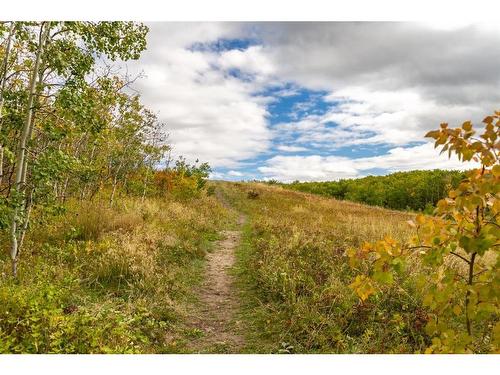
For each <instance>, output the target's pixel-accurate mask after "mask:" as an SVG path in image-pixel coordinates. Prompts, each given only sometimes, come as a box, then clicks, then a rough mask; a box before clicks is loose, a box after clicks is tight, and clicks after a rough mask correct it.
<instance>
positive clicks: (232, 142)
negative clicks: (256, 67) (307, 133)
mask: <svg viewBox="0 0 500 375" xmlns="http://www.w3.org/2000/svg"><path fill="white" fill-rule="evenodd" d="M150 28H151V31H150V36H149V38H148V49H147V51H145V52H144V54H143V56H142V58H141V60H140V61H139V62H138V63H136V64H130V68H131V69H133V68H135V69H137V70H140V69H142V70H143V71H144V74H145V75H146V77H145V78H144V79H141V80H140V81H138V83H137V84H136V89H137V91H139V92H140V93H141V95H142V98H143V101H144V102H145V103H146V104H147V105H148V106H149V107H150V108H152V109H153V110H154V111H157V112H158V113H159V118H160V119H161V121H163V122H164V123H165V126H166V129H167V130H168V131H169V133H170V140H171V142H172V146H173V152H174V154H176V155H184V156H186V157H187V158H188V159H197V158H199V159H200V160H202V161H208V162H209V163H210V164H211V165H212V166H213V167H234V166H236V165H238V163H239V161H241V160H244V159H248V158H252V157H254V156H256V155H258V154H259V153H261V152H264V151H266V150H267V148H268V147H269V145H270V137H271V133H270V131H269V129H268V127H267V119H266V117H267V115H268V113H267V109H266V98H264V97H262V96H258V95H255V93H256V91H258V90H260V88H261V86H260V85H259V84H258V83H257V82H256V81H254V80H252V81H251V82H248V81H247V80H244V79H239V78H238V77H235V76H231V75H228V74H227V72H226V70H225V69H226V68H230V67H238V68H242V69H247V68H248V69H250V70H251V69H252V68H251V67H252V62H253V64H260V63H261V62H262V61H261V60H259V59H258V51H255V52H252V50H250V51H247V52H242V53H243V54H244V56H243V57H241V56H236V55H237V54H236V55H235V56H232V57H231V56H228V55H227V54H226V53H222V54H219V53H217V52H214V51H210V50H206V51H205V50H197V49H196V48H192V46H193V45H194V44H195V43H210V42H212V41H216V40H218V39H221V38H229V37H231V38H234V37H238V36H239V35H240V34H239V31H238V30H239V27H238V26H237V25H236V24H231V23H229V24H220V23H196V24H191V23H190V24H183V23H161V24H152V25H150ZM245 56H246V57H245ZM254 60H255V61H254ZM252 73H256V74H257V73H258V72H253V71H252ZM262 74H264V73H262Z"/></svg>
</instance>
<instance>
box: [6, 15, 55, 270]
mask: <svg viewBox="0 0 500 375" xmlns="http://www.w3.org/2000/svg"><path fill="white" fill-rule="evenodd" d="M49 31H50V22H42V24H41V25H40V34H39V38H38V48H37V51H36V55H35V62H34V65H33V70H32V72H31V77H30V82H29V87H28V91H29V94H28V104H27V114H26V119H25V122H24V126H23V130H22V133H21V138H20V139H19V146H18V150H17V155H16V171H15V172H16V178H15V185H14V186H15V191H16V193H17V194H21V195H22V199H23V200H25V199H26V198H25V197H24V194H23V193H24V187H25V185H26V174H25V173H23V170H25V168H27V164H26V145H27V142H28V139H29V137H30V135H31V133H32V131H33V125H34V116H35V110H34V102H35V96H36V90H37V85H38V83H39V82H38V80H39V76H40V65H41V60H42V54H43V49H44V46H45V43H46V41H47V38H48V36H49ZM25 209H26V205H25V204H24V202H23V204H17V205H16V208H15V209H14V213H13V215H12V222H11V228H10V235H11V249H10V258H11V260H12V274H13V275H14V277H15V276H17V262H18V255H19V250H20V247H19V243H18V226H19V225H20V224H21V219H23V218H24V216H25V212H24V211H25ZM25 226H27V222H26V221H25V222H24V225H23V226H22V227H23V228H24V227H25Z"/></svg>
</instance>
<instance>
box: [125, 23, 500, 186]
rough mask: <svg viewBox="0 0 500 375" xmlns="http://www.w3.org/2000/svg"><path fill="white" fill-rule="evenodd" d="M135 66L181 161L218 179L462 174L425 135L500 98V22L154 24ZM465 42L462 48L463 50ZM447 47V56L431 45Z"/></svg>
mask: <svg viewBox="0 0 500 375" xmlns="http://www.w3.org/2000/svg"><path fill="white" fill-rule="evenodd" d="M150 29H151V31H150V34H149V37H148V47H149V48H148V50H147V51H146V52H145V53H144V55H143V56H142V58H141V59H140V60H139V61H138V62H137V63H135V64H132V65H131V66H130V69H131V70H132V71H133V70H134V69H136V70H137V71H139V70H140V71H142V72H144V74H145V78H144V79H142V80H140V81H139V83H138V84H137V89H138V91H139V92H140V93H141V95H142V98H143V101H144V102H145V104H146V105H147V106H148V107H150V108H151V109H153V110H154V111H156V112H157V113H158V115H159V117H160V119H161V120H162V121H163V122H164V123H165V124H166V131H168V133H169V134H170V140H171V143H172V146H173V150H174V155H183V156H185V157H187V158H188V160H195V159H199V160H201V161H208V162H209V163H210V164H211V166H212V167H213V170H214V173H213V174H212V178H220V179H229V180H248V179H279V180H282V181H293V180H303V181H305V180H331V179H339V178H352V177H361V176H365V175H368V174H386V173H390V172H393V171H399V170H412V169H432V168H447V169H457V168H467V167H470V165H469V166H467V165H463V164H461V163H460V162H459V161H458V160H456V159H452V160H448V159H447V158H446V157H443V156H439V153H438V152H436V151H435V150H434V149H433V147H432V144H430V143H429V142H428V141H427V140H425V139H424V138H423V135H424V134H425V133H426V132H427V131H428V130H430V129H434V128H436V127H437V126H438V125H439V123H441V122H443V121H447V122H450V123H451V124H453V125H459V124H460V123H461V122H463V121H465V120H473V121H475V122H478V121H480V120H481V119H482V118H483V117H484V116H485V115H486V114H488V113H490V112H492V111H493V110H495V109H498V108H496V106H497V104H498V103H499V102H500V93H498V90H496V88H497V87H498V84H499V83H500V73H499V70H498V68H497V67H498V66H499V65H500V51H498V49H496V50H495V49H491V48H490V46H491V45H492V43H497V45H499V44H498V43H500V32H499V30H497V29H491V28H489V29H487V30H486V29H483V28H481V26H480V25H463V26H460V25H454V26H453V27H452V28H451V29H442V28H439V27H433V26H432V25H429V24H426V25H422V24H406V23H366V22H365V23H335V22H332V23H155V24H151V25H150ZM458 47H459V48H458ZM436 51H439V53H436Z"/></svg>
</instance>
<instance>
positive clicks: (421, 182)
mask: <svg viewBox="0 0 500 375" xmlns="http://www.w3.org/2000/svg"><path fill="white" fill-rule="evenodd" d="M463 178H465V173H464V172H460V171H444V170H439V169H435V170H429V171H411V172H397V173H393V174H390V175H387V176H368V177H364V178H357V179H346V180H339V181H328V182H298V181H296V182H293V183H290V184H283V186H284V187H286V188H289V189H293V190H298V191H303V192H306V193H314V194H320V195H325V196H329V197H333V198H336V199H345V200H350V201H355V202H361V203H366V204H369V205H374V206H381V207H386V208H392V209H396V210H414V211H430V210H432V208H433V207H434V206H435V205H436V203H437V202H438V201H439V200H440V199H442V198H444V197H445V196H446V195H447V192H448V190H450V189H451V188H452V187H456V186H457V185H458V184H459V183H460V181H461V180H462V179H463ZM271 183H273V182H271Z"/></svg>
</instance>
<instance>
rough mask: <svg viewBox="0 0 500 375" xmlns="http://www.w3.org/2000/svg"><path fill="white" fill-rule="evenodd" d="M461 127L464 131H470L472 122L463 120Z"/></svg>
mask: <svg viewBox="0 0 500 375" xmlns="http://www.w3.org/2000/svg"><path fill="white" fill-rule="evenodd" d="M462 129H464V130H465V131H470V130H471V129H472V123H471V122H470V121H465V122H464V123H463V124H462Z"/></svg>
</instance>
